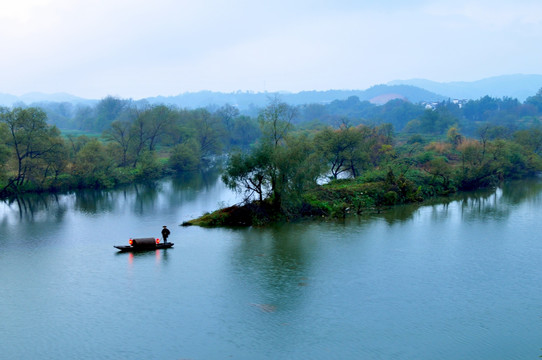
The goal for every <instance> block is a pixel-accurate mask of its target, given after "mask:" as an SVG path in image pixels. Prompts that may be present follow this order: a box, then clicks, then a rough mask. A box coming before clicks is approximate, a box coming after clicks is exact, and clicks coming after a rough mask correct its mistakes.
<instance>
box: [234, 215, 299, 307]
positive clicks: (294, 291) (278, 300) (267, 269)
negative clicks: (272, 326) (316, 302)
mask: <svg viewBox="0 0 542 360" xmlns="http://www.w3.org/2000/svg"><path fill="white" fill-rule="evenodd" d="M292 227H293V228H294V230H293V229H292ZM292 227H284V226H273V227H269V228H251V229H247V230H243V231H240V232H239V236H240V237H241V238H242V241H241V242H240V244H239V247H238V248H235V249H234V250H235V251H234V252H233V254H232V257H233V263H234V267H235V269H236V270H235V271H234V273H235V274H238V275H239V276H242V277H243V279H240V280H242V283H244V284H245V285H246V287H247V288H248V289H247V290H248V292H249V293H250V294H251V295H250V296H252V298H253V301H252V302H251V303H250V305H251V306H254V307H256V308H258V309H260V310H262V311H264V312H274V311H275V310H277V311H278V310H284V309H286V308H291V307H292V306H294V305H296V304H298V302H299V300H300V297H301V294H302V287H303V286H306V285H307V278H306V274H307V268H308V267H309V262H310V261H309V258H308V257H307V256H308V254H310V251H307V249H304V248H303V247H304V245H303V244H304V243H303V242H300V241H299V239H300V238H303V236H305V235H303V234H304V233H305V227H304V226H302V225H296V224H294V225H292ZM247 266H248V267H249V269H250V270H249V271H247ZM247 274H248V278H247Z"/></svg>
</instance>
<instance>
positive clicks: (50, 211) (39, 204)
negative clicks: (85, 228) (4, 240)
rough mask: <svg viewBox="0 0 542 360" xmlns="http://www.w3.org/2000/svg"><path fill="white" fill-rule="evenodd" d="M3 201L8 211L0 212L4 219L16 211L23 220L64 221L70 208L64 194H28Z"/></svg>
mask: <svg viewBox="0 0 542 360" xmlns="http://www.w3.org/2000/svg"><path fill="white" fill-rule="evenodd" d="M3 203H4V205H5V207H6V211H2V212H0V216H2V218H3V220H4V221H6V217H7V216H8V215H9V214H10V212H11V213H12V214H13V213H15V212H16V213H17V214H18V217H19V219H21V220H26V221H43V222H62V219H63V218H64V216H65V214H66V211H67V208H68V206H67V204H66V202H65V201H64V196H59V195H58V194H51V195H47V194H27V195H23V196H17V197H14V198H11V199H8V200H5V201H4V202H3ZM8 210H11V211H8Z"/></svg>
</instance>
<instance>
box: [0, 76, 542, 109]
mask: <svg viewBox="0 0 542 360" xmlns="http://www.w3.org/2000/svg"><path fill="white" fill-rule="evenodd" d="M541 88H542V75H537V74H530V75H528V74H527V75H526V74H513V75H500V76H494V77H489V78H484V79H481V80H477V81H470V82H468V81H454V82H447V83H444V82H436V81H432V80H426V79H408V80H393V81H390V82H388V83H386V84H379V85H374V86H371V87H369V88H368V89H365V90H306V91H300V92H297V93H289V92H250V91H236V92H231V93H224V92H217V91H209V90H204V91H198V92H185V93H180V94H178V95H175V96H154V97H147V98H144V99H140V100H134V101H136V102H147V103H149V104H166V105H176V106H180V107H186V108H197V107H208V106H213V105H216V106H222V105H224V104H226V103H229V104H231V105H234V106H237V107H239V108H240V109H251V108H258V107H262V106H265V105H266V104H267V103H268V101H269V98H271V97H273V96H275V95H277V96H279V97H280V99H281V100H282V101H284V102H287V103H289V104H291V105H303V104H310V103H329V102H332V101H334V100H345V99H347V98H349V97H351V96H356V97H358V98H359V99H360V100H361V101H370V102H373V103H375V104H379V105H380V104H383V103H385V102H386V101H387V100H390V99H397V98H399V99H406V100H408V101H410V102H412V103H421V102H435V101H443V100H446V99H466V100H469V99H473V100H475V99H479V98H481V97H483V96H485V95H488V96H491V97H497V98H503V97H511V98H517V99H518V100H520V101H524V100H525V99H526V98H527V97H529V96H533V95H535V94H536V93H537V92H538V90H539V89H541ZM97 101H99V100H96V99H85V98H82V97H78V96H75V95H71V94H68V93H54V94H44V93H39V92H32V93H27V94H24V95H21V96H15V95H11V94H4V93H0V105H2V106H13V105H16V104H17V103H18V102H23V103H25V104H29V105H32V104H39V103H40V102H69V103H73V104H93V103H96V102H97Z"/></svg>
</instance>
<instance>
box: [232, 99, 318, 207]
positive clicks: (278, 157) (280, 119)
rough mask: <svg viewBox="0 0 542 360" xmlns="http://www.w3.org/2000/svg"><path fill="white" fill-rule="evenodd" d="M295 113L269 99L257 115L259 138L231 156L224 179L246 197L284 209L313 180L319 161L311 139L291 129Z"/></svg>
mask: <svg viewBox="0 0 542 360" xmlns="http://www.w3.org/2000/svg"><path fill="white" fill-rule="evenodd" d="M295 114H296V109H295V108H293V107H291V106H289V105H288V104H285V103H283V102H280V101H279V100H278V99H277V98H274V99H272V100H271V101H270V103H269V105H268V106H267V107H266V108H265V109H263V110H262V111H261V113H260V115H259V122H260V127H261V129H262V134H263V135H262V137H261V138H260V141H259V142H258V143H257V144H255V145H254V146H253V148H252V149H251V150H250V151H248V152H240V151H238V152H235V153H234V154H232V155H231V156H230V158H229V161H228V163H227V165H226V171H225V172H224V175H223V180H224V182H225V183H226V184H227V185H228V186H229V187H230V188H231V189H234V190H237V191H240V192H244V193H245V199H246V200H249V199H250V198H251V197H255V198H256V199H257V200H259V201H264V200H267V201H268V202H269V203H270V204H271V205H272V206H273V207H274V208H275V209H276V210H277V211H284V210H287V209H286V207H290V206H291V204H295V203H296V202H297V200H298V199H297V197H298V196H299V194H300V193H302V191H303V190H304V189H306V188H307V187H309V186H312V185H315V184H316V179H317V178H318V176H319V175H320V167H319V161H317V160H316V157H315V155H313V154H314V152H315V151H314V147H313V143H312V141H311V140H310V139H308V138H306V137H304V136H297V135H294V134H292V133H291V130H292V128H293V125H292V120H293V119H294V117H295Z"/></svg>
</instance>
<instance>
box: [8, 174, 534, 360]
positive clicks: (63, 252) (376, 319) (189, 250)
mask: <svg viewBox="0 0 542 360" xmlns="http://www.w3.org/2000/svg"><path fill="white" fill-rule="evenodd" d="M157 185H158V186H146V185H134V186H131V187H127V188H124V189H120V190H114V191H82V192H75V193H69V194H59V195H34V196H26V197H23V198H19V199H18V200H14V201H12V202H4V203H0V288H1V291H0V316H1V319H2V321H1V322H0V339H2V340H1V341H0V354H2V357H5V358H6V359H59V358H73V359H76V358H77V359H152V358H156V359H225V358H226V359H227V358H231V359H280V358H285V359H330V358H332V359H356V358H359V359H391V358H402V359H461V358H463V359H495V358H506V359H527V358H529V359H531V358H532V359H534V358H538V357H539V356H540V355H542V350H540V348H542V338H541V337H540V334H542V285H541V282H540V279H541V278H542V267H541V266H540V259H541V258H542V240H541V239H540V234H541V233H542V224H541V222H540V220H539V214H540V211H541V210H542V182H540V180H527V181H521V182H514V183H511V184H508V185H505V186H504V187H503V188H501V189H498V190H497V191H484V192H477V193H472V194H468V195H462V196H459V197H457V198H451V199H449V201H448V202H447V203H444V204H443V203H440V204H434V205H425V206H422V207H419V206H418V207H413V206H405V207H398V208H395V209H393V210H392V211H390V212H387V213H384V214H380V215H371V216H365V217H364V216H362V217H352V218H349V219H346V220H345V221H321V220H311V221H303V222H299V223H293V224H281V225H276V226H271V227H267V228H247V229H243V228H239V229H224V228H221V229H205V228H199V227H180V226H177V225H179V224H180V223H181V222H182V221H184V220H188V219H191V218H194V217H197V216H199V215H201V214H203V213H204V212H206V211H212V210H214V209H216V208H218V207H219V206H223V205H230V204H233V203H235V202H237V201H239V199H238V198H237V197H236V196H235V194H233V193H231V192H230V191H229V190H227V189H226V187H225V186H224V185H223V184H222V183H221V182H220V181H219V180H218V175H217V174H209V175H207V176H196V177H185V178H182V179H169V180H165V181H162V182H160V183H158V184H157ZM162 225H168V227H169V228H170V229H171V231H172V235H171V237H170V241H172V242H174V243H175V246H174V248H173V249H169V250H165V251H164V250H161V251H154V252H152V251H151V252H146V253H139V254H129V253H128V254H125V253H117V252H116V251H115V249H114V248H113V245H125V244H127V241H128V239H129V238H130V237H159V236H160V230H161V227H162Z"/></svg>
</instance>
